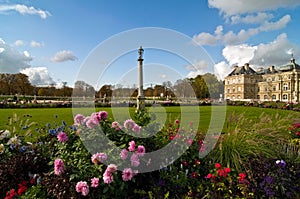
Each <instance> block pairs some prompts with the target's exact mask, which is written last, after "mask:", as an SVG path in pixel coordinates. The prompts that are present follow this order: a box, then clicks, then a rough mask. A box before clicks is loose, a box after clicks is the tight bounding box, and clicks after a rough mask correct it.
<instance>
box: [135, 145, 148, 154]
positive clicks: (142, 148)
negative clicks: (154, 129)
mask: <svg viewBox="0 0 300 199" xmlns="http://www.w3.org/2000/svg"><path fill="white" fill-rule="evenodd" d="M136 153H137V155H138V156H144V155H145V153H146V149H145V147H144V146H141V145H140V146H138V147H137V150H136Z"/></svg>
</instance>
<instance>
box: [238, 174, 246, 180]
mask: <svg viewBox="0 0 300 199" xmlns="http://www.w3.org/2000/svg"><path fill="white" fill-rule="evenodd" d="M245 178H246V174H245V173H239V177H238V180H239V182H243V181H244V180H245Z"/></svg>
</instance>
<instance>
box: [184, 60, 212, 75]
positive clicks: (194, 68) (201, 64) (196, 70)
mask: <svg viewBox="0 0 300 199" xmlns="http://www.w3.org/2000/svg"><path fill="white" fill-rule="evenodd" d="M185 68H186V69H187V70H189V71H190V72H189V73H188V75H187V77H188V78H192V77H196V76H197V75H203V74H205V73H207V72H211V71H210V68H211V67H210V64H209V63H208V62H207V61H205V60H198V61H197V60H195V61H194V63H193V65H189V66H186V67H185Z"/></svg>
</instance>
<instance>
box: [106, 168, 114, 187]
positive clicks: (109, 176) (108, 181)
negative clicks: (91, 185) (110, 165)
mask: <svg viewBox="0 0 300 199" xmlns="http://www.w3.org/2000/svg"><path fill="white" fill-rule="evenodd" d="M113 180H114V177H113V175H112V174H111V173H109V172H107V171H105V172H104V174H103V182H104V183H105V184H110V183H112V181H113Z"/></svg>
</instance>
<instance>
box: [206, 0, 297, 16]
mask: <svg viewBox="0 0 300 199" xmlns="http://www.w3.org/2000/svg"><path fill="white" fill-rule="evenodd" d="M208 5H209V7H211V8H217V9H218V10H220V13H222V14H224V15H225V16H233V15H239V14H246V13H256V12H261V11H270V10H276V9H278V8H286V7H291V8H292V7H295V6H299V5H300V1H299V0H251V1H245V0H208Z"/></svg>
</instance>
